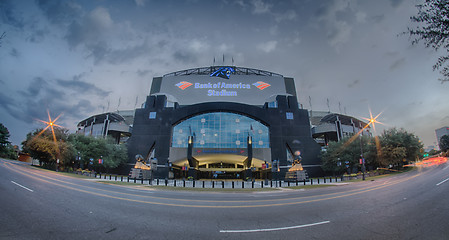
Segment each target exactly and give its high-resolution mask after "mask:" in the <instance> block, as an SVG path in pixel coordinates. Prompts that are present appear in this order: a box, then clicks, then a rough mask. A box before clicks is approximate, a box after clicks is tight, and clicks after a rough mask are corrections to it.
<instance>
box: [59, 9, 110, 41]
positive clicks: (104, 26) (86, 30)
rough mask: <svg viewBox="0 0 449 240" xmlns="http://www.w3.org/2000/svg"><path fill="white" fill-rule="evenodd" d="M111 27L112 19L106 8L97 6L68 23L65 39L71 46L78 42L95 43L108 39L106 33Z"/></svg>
mask: <svg viewBox="0 0 449 240" xmlns="http://www.w3.org/2000/svg"><path fill="white" fill-rule="evenodd" d="M112 29H113V21H112V19H111V16H110V15H109V12H108V10H107V9H105V8H102V7H98V8H96V9H94V10H93V11H92V12H90V13H89V14H86V15H85V16H83V17H82V18H81V19H75V20H73V21H72V22H71V23H70V26H69V29H68V32H67V34H66V35H65V39H66V40H67V42H68V43H69V45H70V46H71V47H72V48H75V47H77V46H78V45H80V44H85V45H86V46H87V47H88V48H89V46H88V45H92V44H93V45H94V46H95V45H96V44H98V43H99V42H105V41H107V40H109V39H108V37H107V36H106V35H107V33H108V32H109V31H110V30H112Z"/></svg>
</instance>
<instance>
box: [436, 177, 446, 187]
mask: <svg viewBox="0 0 449 240" xmlns="http://www.w3.org/2000/svg"><path fill="white" fill-rule="evenodd" d="M446 181H449V178H446V179H445V180H443V181H441V182H439V183H437V186H440V185H441V184H443V183H445V182H446Z"/></svg>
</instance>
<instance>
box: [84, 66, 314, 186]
mask: <svg viewBox="0 0 449 240" xmlns="http://www.w3.org/2000/svg"><path fill="white" fill-rule="evenodd" d="M88 125H89V122H88V121H87V122H86V124H85V126H88ZM128 149H129V159H130V162H129V163H130V164H134V163H135V156H136V155H141V156H143V158H144V159H145V161H146V162H147V163H148V162H152V163H154V164H153V166H154V167H153V169H152V171H153V173H154V177H157V178H174V177H175V178H179V177H188V176H190V177H194V178H248V177H256V178H262V179H264V178H275V179H276V178H283V176H285V173H286V172H287V170H288V169H289V168H290V167H291V166H292V163H293V161H294V160H295V159H296V160H298V159H301V163H302V165H303V167H304V169H305V170H307V172H308V174H309V176H314V175H320V174H322V170H321V168H320V159H319V154H320V149H321V146H320V145H319V144H318V143H317V142H315V140H314V139H313V138H312V134H311V128H310V121H309V114H308V111H307V110H305V109H302V108H301V107H300V105H299V104H298V99H297V96H296V87H295V82H294V79H293V78H290V77H284V76H282V75H280V74H277V73H272V72H269V71H263V70H257V69H251V68H244V67H236V66H211V67H203V68H195V69H188V70H183V71H177V72H173V73H169V74H166V75H164V76H162V77H155V78H153V82H152V85H151V89H150V94H149V96H147V99H146V102H145V104H144V105H143V107H142V108H138V109H136V110H135V115H134V122H133V129H132V135H131V137H130V139H129V141H128Z"/></svg>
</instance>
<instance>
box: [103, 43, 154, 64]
mask: <svg viewBox="0 0 449 240" xmlns="http://www.w3.org/2000/svg"><path fill="white" fill-rule="evenodd" d="M150 51H151V49H150V48H149V47H148V45H147V43H143V44H141V45H137V46H132V47H129V48H125V49H118V50H114V51H111V52H110V54H109V55H108V59H107V61H108V62H109V63H113V64H117V63H123V62H127V61H130V60H134V59H136V58H139V57H141V56H144V55H149V54H150Z"/></svg>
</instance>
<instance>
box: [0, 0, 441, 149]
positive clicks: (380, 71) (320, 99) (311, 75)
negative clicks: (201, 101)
mask: <svg viewBox="0 0 449 240" xmlns="http://www.w3.org/2000/svg"><path fill="white" fill-rule="evenodd" d="M420 2H421V1H417V0H416V1H415V0H411V1H402V0H390V1H388V0H383V1H369V0H366V1H347V0H333V1H325V0H323V1H313V0H301V1H300V0H297V1H294V0H292V1H278V0H273V1H269V0H248V1H244V0H217V1H211V0H186V1H179V0H177V1H174V0H173V1H152V0H135V1H108V0H86V1H70V0H68V1H44V0H40V1H31V0H21V1H13V0H10V1H8V0H1V1H0V32H6V36H5V38H4V39H3V40H2V43H1V47H0V89H1V90H0V122H1V123H3V124H4V125H5V126H6V127H7V128H8V129H9V131H10V132H11V138H10V140H11V141H12V142H13V143H14V144H20V142H21V141H23V140H24V139H25V136H26V133H28V132H30V131H32V130H33V129H36V128H38V127H44V125H43V124H42V123H39V122H38V121H36V119H46V118H47V117H46V114H47V113H46V110H47V109H49V110H50V113H51V115H52V117H56V116H57V115H59V114H61V113H62V114H63V116H62V117H61V118H60V120H59V121H58V123H59V124H60V125H63V126H64V127H67V128H69V129H70V130H71V131H72V132H73V131H74V130H75V127H76V124H77V123H78V122H79V121H80V120H82V119H84V118H86V117H88V116H90V115H93V114H98V113H101V112H103V111H114V110H117V109H120V110H125V109H133V108H134V107H135V106H136V105H137V106H140V104H141V103H142V102H143V101H144V100H145V97H146V95H147V94H148V93H149V88H150V86H151V81H152V78H153V77H155V76H161V75H163V74H166V73H170V72H174V71H178V70H183V69H188V68H195V67H205V66H210V65H212V62H213V59H214V57H215V58H216V59H217V62H216V63H217V64H222V56H223V54H224V55H225V64H229V65H230V64H231V58H234V61H235V65H237V66H241V67H249V68H256V69H263V70H267V71H271V72H275V73H279V74H282V75H284V76H288V77H293V78H295V81H296V88H297V94H298V96H299V101H300V103H302V104H303V105H304V107H305V108H308V109H310V105H312V109H313V110H322V111H327V110H328V106H327V99H329V103H330V110H331V111H332V112H342V113H345V112H346V113H347V114H348V115H353V116H355V117H359V118H360V117H369V109H371V110H372V112H373V114H375V115H376V114H378V113H380V112H383V114H382V115H381V116H380V117H379V119H378V120H380V121H381V122H384V123H386V124H388V126H386V127H385V126H379V125H378V127H377V132H378V133H380V132H381V131H382V130H383V129H385V128H389V127H398V128H401V127H403V128H405V129H406V130H407V131H410V132H413V133H415V134H416V135H418V136H419V137H420V138H421V139H422V140H423V142H424V144H425V145H426V146H427V145H434V142H436V137H435V129H436V128H439V127H442V126H447V125H449V110H448V109H449V94H448V92H449V91H448V90H449V83H446V84H441V83H440V82H439V81H438V80H437V79H438V78H439V74H438V72H433V71H432V65H433V64H434V62H435V61H436V59H437V57H438V56H439V54H438V52H435V51H434V50H432V49H428V48H425V47H423V45H422V44H421V45H414V46H411V44H410V41H409V38H408V36H404V35H402V36H401V35H400V33H401V32H403V31H405V30H406V29H407V26H413V24H412V23H410V19H409V17H410V16H412V15H414V14H416V12H417V9H416V7H415V5H416V4H418V3H420ZM309 96H310V98H311V102H309ZM136 103H137V104H136ZM310 103H311V104H310ZM340 109H341V110H340Z"/></svg>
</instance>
